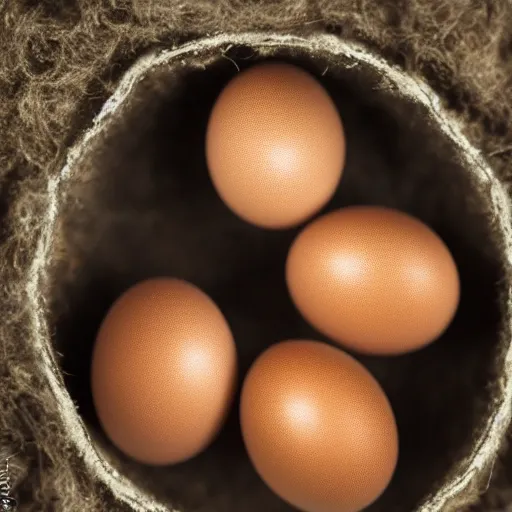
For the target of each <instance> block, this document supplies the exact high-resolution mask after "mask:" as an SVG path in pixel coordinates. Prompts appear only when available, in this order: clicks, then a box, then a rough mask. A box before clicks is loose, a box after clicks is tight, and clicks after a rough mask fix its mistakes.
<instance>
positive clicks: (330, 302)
mask: <svg viewBox="0 0 512 512" xmlns="http://www.w3.org/2000/svg"><path fill="white" fill-rule="evenodd" d="M286 281H287V285H288V289H289V292H290V296H291V298H292V300H293V302H294V303H295V305H296V307H297V309H298V310H299V311H300V313H301V314H302V316H303V317H304V318H305V319H306V320H307V321H308V322H309V323H310V324H311V325H312V326H314V327H315V328H316V329H318V330H319V331H320V332H322V333H323V334H324V335H326V336H328V337H330V338H331V339H332V340H334V341H336V342H338V343H339V344H341V345H342V346H344V347H347V348H350V349H352V350H354V351H358V352H361V353H367V354H375V355H394V354H404V353H406V352H412V351H415V350H418V349H420V348H423V347H425V346H426V345H428V344H429V343H431V342H433V341H434V340H436V339H438V338H439V337H440V336H441V335H442V334H443V332H444V331H445V330H446V329H447V328H448V326H449V325H450V323H451V322H452V320H453V318H454V316H455V313H456V311H457V308H458V304H459V298H460V282H459V281H460V280H459V273H458V269H457V266H456V263H455V260H454V258H453V256H452V254H451V253H450V251H449V249H448V247H447V246H446V244H445V243H444V241H443V240H442V239H441V238H440V237H439V236H438V235H437V234H436V233H435V232H434V231H433V230H432V229H430V228H429V227H428V226H427V225H426V224H424V223H423V222H421V221H420V220H418V219H416V218H414V217H412V216H410V215H408V214H406V213H404V212H400V211H398V210H393V209H389V208H384V207H377V206H352V207H348V208H342V209H339V210H335V211H332V212H330V213H327V214H325V215H323V216H321V217H319V218H317V219H316V220H314V221H313V222H311V223H310V224H309V225H307V226H306V227H305V228H304V229H303V230H302V231H301V232H300V233H299V235H298V236H297V237H296V239H295V241H294V242H293V243H292V246H291V248H290V250H289V253H288V257H287V261H286Z"/></svg>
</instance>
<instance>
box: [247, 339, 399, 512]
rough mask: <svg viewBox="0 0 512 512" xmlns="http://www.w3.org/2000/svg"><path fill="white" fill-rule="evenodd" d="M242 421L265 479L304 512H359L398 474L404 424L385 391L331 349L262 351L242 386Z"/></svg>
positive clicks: (308, 346) (294, 346)
mask: <svg viewBox="0 0 512 512" xmlns="http://www.w3.org/2000/svg"><path fill="white" fill-rule="evenodd" d="M240 422H241V428H242V434H243V439H244V442H245V446H246V448H247V452H248V454H249V457H250V459H251V461H252V463H253V464H254V467H255V469H256V471H257V473H258V474H259V476H260V477H261V478H262V480H263V481H264V482H265V483H266V484H267V485H268V486H269V487H270V489H272V490H273V491H274V492H275V493H276V494H277V495H278V496H280V497H281V498H282V499H283V500H284V501H286V502H288V503H289V504H291V505H293V506H295V507H297V508H298V509H299V510H302V511H304V512H359V511H360V510H362V509H364V508H365V507H367V506H369V505H370V504H371V503H373V502H374V501H375V500H377V499H378V498H379V497H380V496H381V495H382V493H383V492H384V490H385V489H386V488H387V487H388V485H389V483H390V481H391V479H392V476H393V474H394V471H395V468H396V464H397V460H398V449H399V444H398V432H397V425H396V421H395V417H394V414H393V410H392V408H391V405H390V403H389V401H388V399H387V397H386V395H385V393H384V391H383V390H382V388H381V386H380V385H379V383H378V382H377V381H376V380H375V378H374V377H373V376H372V375H371V374H370V373H369V372H368V370H366V369H365V368H364V366H362V365H361V364H360V363H359V362H358V361H356V360H355V359H354V358H353V357H351V356H350V355H348V354H346V353H345V352H343V351H342V350H340V349H338V348H335V347H332V346H330V345H328V344H326V343H321V342H317V341H311V340H289V341H283V342H280V343H277V344H275V345H273V346H271V347H270V348H269V349H267V350H266V351H265V352H263V354H261V355H260V356H259V357H258V358H257V359H256V361H255V362H254V364H253V366H252V367H251V368H250V370H249V373H248V374H247V377H246V379H245V381H244V384H243V388H242V395H241V401H240Z"/></svg>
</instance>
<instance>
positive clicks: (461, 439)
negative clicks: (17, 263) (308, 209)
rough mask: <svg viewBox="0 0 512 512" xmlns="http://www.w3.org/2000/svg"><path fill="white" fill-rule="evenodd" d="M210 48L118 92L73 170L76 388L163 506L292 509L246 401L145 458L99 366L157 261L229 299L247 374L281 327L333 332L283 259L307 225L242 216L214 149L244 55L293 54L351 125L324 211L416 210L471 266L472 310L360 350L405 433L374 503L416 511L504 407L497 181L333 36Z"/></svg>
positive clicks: (64, 265)
mask: <svg viewBox="0 0 512 512" xmlns="http://www.w3.org/2000/svg"><path fill="white" fill-rule="evenodd" d="M211 46H212V47H211V48H203V50H202V51H200V52H198V51H197V50H196V51H192V50H191V51H189V52H188V53H187V54H186V55H181V56H180V55H175V56H174V57H173V59H170V60H165V59H161V61H162V62H161V64H159V65H156V66H154V67H151V69H149V67H148V70H147V71H146V72H145V73H144V78H143V79H141V80H138V81H134V82H133V84H132V85H133V86H132V87H131V88H130V91H129V94H128V95H127V96H126V99H124V100H123V101H122V102H119V103H118V104H117V106H115V105H114V104H113V103H112V104H111V105H110V106H109V108H108V111H109V114H108V116H106V117H105V119H107V118H108V122H107V121H105V122H104V125H103V127H102V129H100V124H97V125H96V126H95V130H96V135H95V136H94V137H93V138H91V139H90V141H89V142H88V143H87V145H84V148H85V150H84V151H82V153H81V156H80V158H78V159H75V160H74V161H73V164H72V165H71V167H70V169H69V174H68V177H67V179H66V181H65V182H63V183H64V184H65V186H64V190H65V192H66V193H65V195H63V196H62V199H61V204H60V212H59V216H58V223H57V226H56V227H57V228H58V231H56V234H57V242H58V243H55V244H54V249H53V252H52V267H51V278H52V291H51V318H50V326H51V330H52V332H53V333H54V336H53V341H54V350H55V351H56V352H57V353H60V354H62V357H61V359H60V366H61V370H62V374H63V376H64V382H65V386H66V388H67V390H68V392H69V394H70V396H71V398H72V399H73V401H75V402H76V404H77V405H78V414H79V415H80V417H81V419H82V420H83V422H84V423H85V425H86V428H87V430H88V432H89V434H90V436H91V439H92V440H93V443H94V445H95V446H96V447H97V449H98V450H99V451H100V453H101V454H102V455H101V456H102V457H104V458H105V460H108V463H109V464H112V465H113V466H115V467H116V468H117V469H118V471H119V473H120V474H122V475H124V476H126V477H127V478H128V479H129V481H130V482H131V484H132V485H133V487H134V489H138V490H142V492H143V493H146V494H147V495H149V496H150V495H153V496H154V497H155V498H156V500H157V501H158V502H159V503H163V504H166V505H168V506H169V508H171V507H175V508H178V509H180V510H183V511H186V512H198V511H204V510H209V511H213V510H215V511H218V512H220V511H222V512H224V511H225V512H234V511H238V510H244V511H247V512H252V511H258V512H260V511H262V510H265V511H266V512H277V511H280V512H284V511H287V510H293V509H292V508H291V507H288V506H287V505H286V504H284V502H282V501H281V500H280V499H279V498H278V497H277V496H275V495H274V494H273V493H272V492H271V491H270V490H268V489H267V488H266V487H265V485H264V484H263V483H262V481H261V480H260V479H259V477H258V476H257V475H256V473H255V471H254V470H253V469H252V467H251V464H250V462H249V460H248V457H247V455H246V453H245V450H244V447H243V444H242V440H241V435H240V428H239V423H238V410H237V407H235V408H234V409H233V412H232V414H231V415H230V417H229V419H228V422H227V425H226V426H225V428H224V429H223V431H222V432H221V434H220V436H219V437H218V439H217V440H216V441H215V442H214V443H213V445H212V446H210V447H209V448H208V449H207V450H206V451H205V452H204V453H202V454H201V455H200V456H198V457H196V458H194V459H193V460H190V461H189V462H186V463H183V464H180V465H177V466H170V467H163V468H162V467H159V468H152V467H147V466H144V465H141V464H138V463H135V462H133V461H130V460H128V459H127V458H126V457H124V456H123V455H122V454H121V453H119V452H118V451H117V450H116V449H115V448H114V447H113V446H112V445H111V444H110V443H109V441H108V439H106V437H105V436H104V434H103V433H102V431H101V428H100V426H99V423H98V420H97V418H96V416H95V412H94V408H93V406H92V399H91V391H90V376H89V373H90V360H91V353H92V347H93V344H94V340H95V335H96V332H97V329H98V327H99V325H100V322H101V321H102V318H103V316H104V315H105V313H106V311H107V309H108V308H109V306H110V305H111V303H112V302H113V301H114V299H115V298H116V297H117V296H118V295H119V294H121V293H122V292H123V291H124V290H126V289H127V288H128V287H129V286H131V285H133V284H135V283H136V282H138V281H140V280H142V279H145V278H149V277H155V276H163V275H166V276H175V277H179V278H182V279H186V280H188V281H191V282H192V283H194V284H196V285H197V286H199V287H200V288H202V289H203V290H204V291H205V292H206V293H208V294H209V295H210V296H211V297H212V298H213V299H214V300H215V301H216V302H217V303H218V304H219V306H220V307H221V309H222V310H223V312H224V314H225V316H226V318H227V320H228V321H229V323H230V325H231V327H232V330H233V333H234V336H235V339H236V343H237V348H238V353H239V363H240V378H243V376H244V374H245V372H246V370H247V369H248V367H249V365H250V364H251V362H252V361H253V360H254V358H255V357H256V356H257V355H258V354H259V353H260V352H261V351H262V350H264V349H265V348H266V347H268V346H269V345H270V344H272V343H274V342H276V341H279V340H281V339H286V338H304V337H307V338H312V339H318V340H324V341H328V340H326V339H325V338H324V337H323V336H322V335H320V334H319V333H317V332H316V331H314V330H313V329H312V328H310V327H309V326H308V325H307V324H306V323H305V322H304V321H303V320H302V319H301V317H300V315H299V314H298V313H297V311H296V310H295V309H294V307H293V305H292V303H291V301H290V298H289V296H288V292H287V290H286V287H285V282H284V261H285V258H286V254H287V251H288V248H289V246H290V243H291V241H292V240H293V238H294V236H295V235H296V233H297V231H298V230H297V229H291V230H284V231H267V230H264V229H259V228H256V227H254V226H251V225H248V224H246V223H245V222H243V221H242V220H240V219H238V218H237V217H236V216H235V215H234V214H232V213H231V212H230V211H229V210H228V209H227V207H226V206H225V205H224V204H223V203H222V202H221V200H220V199H219V197H218V196H217V194H216V193H215V191H214V189H213V187H212V185H211V182H210V180H209V177H208V173H207V168H206V162H205V152H204V149H205V148H204V138H205V130H206V123H207V120H208V116H209V113H210V110H211V108H212V105H213V103H214V101H215V99H216V97H217V95H218V94H219V92H220V91H221V89H222V87H223V86H224V85H225V84H226V83H227V82H228V81H229V80H230V79H231V78H232V77H233V76H234V75H235V74H236V73H237V72H238V69H244V68H246V67H247V66H251V65H253V64H255V63H257V62H260V61H261V60H263V59H267V60H268V59H278V60H281V61H287V62H291V63H294V64H296V65H299V66H301V67H303V68H305V69H307V70H309V71H310V72H311V73H313V74H314V75H315V76H316V77H317V78H318V80H319V81H320V82H321V83H322V84H323V85H324V86H325V87H326V89H327V90H328V91H329V93H330V94H331V96H332V98H333V99H334V101H335V103H336V105H337V106H338V108H339V112H340V114H341V116H342V119H343V122H344V126H345V130H346V137H347V163H346V168H345V172H344V177H343V179H342V182H341V184H340V186H339V189H338V191H337V193H336V195H335V197H334V198H333V199H332V201H331V202H330V203H329V204H328V205H327V206H326V208H324V210H323V211H322V213H323V212H325V211H329V210H332V209H334V208H338V207H342V206H347V205H356V204H372V205H383V206H389V207H393V208H397V209H400V210H403V211H405V212H408V213H410V214H412V215H414V216H416V217H418V218H419V219H421V220H423V221H424V222H425V223H427V224H428V225H430V226H431V227H432V228H433V229H434V230H435V231H437V232H438V233H439V235H440V236H441V237H442V238H443V239H444V241H445V242H446V244H447V245H448V247H449V248H450V250H451V251H452V254H453V255H454V258H455V260H456V262H457V264H458V268H459V271H460V277H461V303H460V307H459V310H458V313H457V315H456V317H455V319H454V321H453V323H452V325H451V326H450V327H449V329H448V330H447V331H446V332H445V334H444V335H443V336H442V338H441V339H439V340H438V341H436V342H435V343H433V344H432V345H431V346H429V347H427V348H425V349H423V350H421V351H418V352H416V353H412V354H409V355H404V356H400V357H360V356H357V358H358V359H359V360H361V361H362V362H363V363H364V364H365V365H366V366H367V367H368V368H369V369H370V371H371V372H372V373H373V374H374V375H375V376H376V377H377V379H378V380H379V382H380V383H381V384H382V386H383V388H384V390H385V391H386V393H387V394H388V396H389V398H390V401H391V403H392V405H393V408H394V411H395V414H396V418H397V422H398V427H399V432H400V459H399V464H398V467H397V471H396V474H395V477H394V479H393V481H392V483H391V485H390V486H389V488H388V489H387V490H386V492H385V493H384V494H383V495H382V497H381V498H380V499H379V500H378V501H377V502H376V503H375V504H374V505H372V506H371V507H370V508H369V509H368V510H370V511H372V512H384V511H389V510H393V511H395V512H402V511H403V512H410V511H411V510H414V509H415V508H417V507H418V506H419V504H420V503H422V502H423V501H424V500H425V499H426V497H427V496H428V495H429V494H431V493H434V494H435V492H436V491H437V490H438V489H439V488H440V487H441V486H442V485H443V484H444V483H445V482H446V480H447V479H448V478H450V477H451V476H453V473H454V471H459V472H460V471H461V467H462V468H464V466H461V467H458V466H457V464H458V463H461V464H463V465H464V464H466V465H467V463H466V462H464V461H468V460H469V459H468V457H469V456H470V454H471V452H472V450H473V449H474V443H475V441H474V440H475V439H476V436H477V435H478V434H479V433H480V432H481V430H482V429H483V428H484V427H485V426H486V425H487V422H488V418H489V415H490V413H491V408H492V407H494V405H493V398H494V397H495V396H496V394H497V388H496V384H495V382H497V375H498V373H499V372H500V371H501V369H500V368H501V367H500V364H499V363H498V362H497V361H498V360H499V357H498V356H500V354H501V353H502V346H503V342H502V341H503V336H502V332H501V331H502V330H503V325H504V311H505V309H504V307H503V305H502V301H500V299H501V297H502V296H503V294H504V292H505V270H504V265H503V257H502V255H501V252H500V251H501V249H500V233H499V228H498V227H497V226H496V224H493V223H492V221H491V220H490V219H492V205H491V201H490V196H489V195H488V191H486V190H484V188H483V187H482V184H481V183H479V182H478V180H477V179H476V178H475V174H474V173H473V172H472V171H471V170H469V169H468V163H467V162H466V161H464V160H463V159H461V156H460V149H457V147H456V145H455V144H454V143H453V141H452V140H451V139H450V138H449V137H448V136H447V134H446V131H445V130H444V128H443V127H441V126H440V125H439V124H438V123H437V121H436V120H435V119H434V118H433V117H432V116H431V115H428V111H427V109H426V107H425V106H424V105H422V104H421V102H414V101H411V99H410V98H408V97H407V96H406V95H404V94H402V92H401V91H400V90H398V89H397V87H396V85H393V83H392V82H388V81H386V77H385V76H383V75H382V74H380V73H379V72H377V71H376V70H375V69H374V68H372V66H369V65H365V64H364V62H359V63H357V65H349V64H350V63H349V62H347V59H346V58H342V57H340V56H334V55H333V54H332V53H331V52H330V51H329V48H328V45H327V47H326V48H321V47H320V46H315V45H311V48H309V49H308V48H304V47H301V46H300V45H296V46H294V45H293V44H291V43H290V44H289V45H288V48H286V46H287V45H285V44H281V45H275V46H272V47H270V46H268V47H265V45H261V46H259V45H258V44H254V45H252V47H249V46H247V45H242V44H235V45H233V46H232V47H231V48H229V50H228V51H227V52H226V51H220V49H219V47H215V45H213V44H212V45H211ZM224 48H225V46H224ZM153 58H154V59H158V58H160V57H158V56H155V57H153ZM155 62H156V60H155ZM114 107H115V108H114ZM486 194H487V195H486ZM148 378H151V377H150V375H148ZM468 463H469V462H468Z"/></svg>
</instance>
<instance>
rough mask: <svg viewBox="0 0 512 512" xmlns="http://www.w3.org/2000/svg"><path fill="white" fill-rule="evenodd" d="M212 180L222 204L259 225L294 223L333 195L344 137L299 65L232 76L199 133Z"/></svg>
mask: <svg viewBox="0 0 512 512" xmlns="http://www.w3.org/2000/svg"><path fill="white" fill-rule="evenodd" d="M206 157H207V162H208V168H209V172H210V176H211V179H212V181H213V185H214V186H215V188H216V190H217V192H218V194H219V195H220V197H221V198H222V200H223V201H224V202H225V203H226V205H227V206H228V207H229V208H231V210H232V211H233V212H235V213H236V214H238V215H239V216H240V217H241V218H243V219H245V220H246V221H248V222H251V223H253V224H256V225H257V226H260V227H265V228H273V229H279V228H287V227H290V226H294V225H297V224H300V223H301V222H302V221H304V220H306V219H307V218H308V217H310V216H312V215H313V214H314V213H316V212H317V211H318V210H320V209H321V208H322V207H323V206H324V205H325V204H326V203H327V201H328V200H329V199H330V198H331V197H332V196H333V194H334V192H335V190H336V187H337V186H338V183H339V181H340V179H341V174H342V170H343V165H344V163H345V137H344V133H343V127H342V123H341V120H340V117H339V114H338V111H337V110H336V106H335V104H334V103H333V101H332V99H331V98H330V96H329V95H328V93H327V92H326V90H325V89H324V88H323V87H322V85H321V84H320V83H319V82H318V81H317V80H316V79H315V78H313V76H312V75H310V74H309V73H307V72H306V71H303V70H302V69H301V68H298V67H295V66H292V65H290V64H283V63H275V62H273V63H266V64H260V65H257V66H254V67H252V68H249V69H248V70H246V71H243V72H241V73H240V74H238V75H237V76H236V77H235V78H234V79H233V80H231V82H229V83H228V85H227V86H226V87H225V89H224V90H223V91H222V93H221V94H220V96H219V98H218V99H217V102H216V103H215V105H214V107H213V110H212V113H211V116H210V120H209V124H208V129H207V134H206Z"/></svg>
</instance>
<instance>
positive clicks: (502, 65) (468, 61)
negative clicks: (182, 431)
mask: <svg viewBox="0 0 512 512" xmlns="http://www.w3.org/2000/svg"><path fill="white" fill-rule="evenodd" d="M511 27H512V6H511V5H510V3H509V2H506V1H502V2H482V3H478V4H477V3H472V2H467V1H454V2H444V1H429V0H417V1H415V2H398V1H389V2H386V1H375V2H370V1H363V0H362V1H358V2H356V1H344V0H318V1H306V0H301V1H295V0H287V1H283V2H278V1H270V0H269V1H247V2H245V1H244V2H243V1H236V0H223V1H221V2H212V1H199V2H198V1H194V0H189V1H188V2H187V1H171V0H161V1H159V2H152V1H147V2H145V1H142V0H133V1H131V2H121V1H116V0H111V1H108V2H107V1H100V0H90V1H86V0H83V1H76V2H73V1H64V0H63V1H61V2H29V1H21V0H20V1H10V0H4V1H3V2H2V1H1V0H0V99H1V102H0V136H1V141H2V143H1V146H0V191H1V196H2V203H1V207H2V209H3V211H2V213H3V214H4V215H3V218H4V220H3V223H2V233H1V235H0V237H1V238H0V241H1V244H2V245H1V247H0V251H1V255H0V272H1V278H2V281H1V282H2V287H1V292H0V293H1V295H0V297H1V304H0V307H1V311H2V323H1V325H0V333H1V336H0V340H1V343H2V349H3V350H2V354H3V364H2V366H1V369H2V370H1V372H0V386H1V389H2V394H1V402H0V404H1V411H2V413H1V415H0V429H1V430H0V434H2V436H3V438H2V439H3V440H2V445H1V448H2V453H3V454H14V456H13V457H12V459H11V472H12V475H11V479H12V480H13V482H14V489H13V491H14V492H16V493H17V496H18V498H19V501H20V510H22V511H39V510H58V511H75V510H109V511H115V510H119V511H129V510H137V511H155V512H157V511H162V512H164V511H166V512H167V511H172V512H178V511H180V512H181V510H182V509H181V508H179V506H176V507H170V506H169V505H166V504H164V503H161V502H160V501H159V500H157V499H156V498H153V497H152V496H151V494H149V493H145V492H144V491H142V490H141V489H140V488H138V486H137V485H135V484H134V483H133V482H132V481H131V480H130V479H129V478H128V477H127V476H123V475H122V474H121V473H120V472H119V471H117V470H116V469H114V465H112V464H110V463H109V462H108V460H107V457H108V455H105V456H103V455H102V452H101V450H100V449H98V448H97V447H96V445H95V443H94V442H93V441H92V437H91V436H90V435H89V433H88V430H87V428H86V426H85V425H84V423H83V421H82V419H81V416H80V411H78V410H77V408H76V404H75V403H74V402H73V400H72V398H71V396H70V395H69V393H68V392H67V388H66V385H65V382H64V379H63V375H62V372H61V369H60V366H59V357H60V354H58V353H57V352H56V350H55V348H54V345H53V342H52V336H53V332H52V328H51V325H50V324H49V322H48V315H49V310H50V304H51V302H52V298H51V297H50V296H49V290H51V289H52V288H51V286H50V284H51V281H52V279H53V275H51V272H53V270H54V266H53V265H54V263H53V260H54V259H55V260H58V259H59V258H60V257H62V256H61V254H60V251H61V250H63V249H62V245H61V241H60V240H59V236H60V231H59V229H60V228H59V216H60V215H62V209H63V205H64V204H65V202H66V200H67V193H68V191H69V186H70V184H71V183H76V180H78V181H80V179H82V178H80V177H79V176H77V175H76V173H78V172H79V171H80V166H81V164H82V161H83V160H84V159H86V158H87V155H88V154H89V153H90V152H93V151H94V150H95V147H96V145H97V144H99V141H101V139H102V137H103V132H104V131H108V130H109V129H111V127H112V126H114V125H115V124H116V123H118V122H119V120H120V119H122V116H123V115H124V112H125V110H124V109H125V108H126V104H127V102H129V98H130V95H131V94H132V92H133V90H134V89H136V88H137V87H139V86H140V84H142V83H143V82H144V80H145V77H146V76H147V75H148V74H149V73H150V72H151V70H153V69H157V68H166V67H168V68H169V69H172V68H173V67H177V66H180V65H186V66H191V67H194V66H195V67H204V69H206V68H207V66H208V64H209V62H210V61H215V60H217V59H220V58H227V57H226V52H227V51H228V50H229V48H230V47H231V46H234V45H235V46H236V45H244V46H247V47H251V48H252V49H253V50H254V51H255V52H256V53H258V54H259V55H261V56H272V55H273V54H274V52H275V51H277V50H278V49H282V48H286V49H289V50H291V51H292V52H293V51H295V50H300V51H301V52H311V54H312V55H315V54H321V55H323V56H324V58H325V59H326V60H327V61H329V59H332V61H333V62H334V61H335V62H336V63H337V65H339V66H341V67H347V68H349V67H353V68H358V67H365V68H368V69H371V70H372V72H373V73H375V74H376V75H377V76H379V77H380V78H381V81H380V84H379V87H380V88H382V90H389V91H392V94H394V95H396V96H399V97H401V98H403V99H404V100H406V101H410V102H413V103H417V104H418V105H420V106H421V107H422V109H423V110H424V112H426V113H427V115H428V116H429V117H430V122H431V123H432V124H434V125H435V126H437V127H438V128H439V130H440V132H441V133H442V134H443V136H444V137H445V138H446V140H448V141H449V142H450V144H452V145H453V147H454V150H455V152H456V153H457V155H458V158H459V159H460V162H461V165H463V166H464V167H465V168H466V169H467V172H468V173H470V174H471V175H472V179H473V181H474V183H475V184H476V187H477V188H478V189H479V191H480V194H481V196H482V200H483V201H486V202H487V205H488V208H489V211H490V223H491V224H492V225H493V227H494V229H495V231H496V233H499V234H500V236H501V238H500V242H499V243H500V249H501V251H502V256H503V258H504V261H505V264H506V267H507V277H510V269H509V266H510V265H511V264H512V229H511V222H510V220H511V219H510V200H509V196H508V191H509V189H510V182H511V180H512V172H511V169H512V167H511V161H512V128H511V123H510V112H511V108H512V58H511V57H512V28H511ZM234 65H236V62H235V63H234ZM83 179H85V178H83ZM73 180H75V181H73ZM502 288H503V290H504V292H503V296H502V297H501V299H502V300H503V304H504V308H505V310H506V314H505V317H506V321H507V322H508V324H507V325H504V326H503V339H502V353H501V356H500V358H499V360H498V361H497V369H496V371H497V373H498V377H497V390H496V393H495V404H494V406H493V407H492V409H491V410H490V412H489V415H488V417H486V418H485V421H484V423H485V427H484V428H482V429H481V431H480V432H478V433H477V435H475V436H474V438H473V439H472V441H471V443H472V446H471V450H470V455H469V456H468V457H466V458H464V459H460V460H457V461H454V466H453V467H452V468H450V470H449V471H448V468H447V474H446V476H445V478H444V480H443V481H442V482H439V484H438V485H437V487H436V488H435V489H433V490H432V493H431V494H430V495H429V496H427V497H425V499H424V500H423V502H422V503H421V504H419V505H418V507H417V509H416V510H415V511H414V512H434V511H435V512H437V511H439V512H441V511H454V512H455V511H461V510H465V509H467V507H469V506H474V507H475V508H474V509H471V510H479V511H480V510H481V511H502V510H503V511H505V510H509V509H512V491H511V489H512V463H511V462H508V465H507V460H508V459H509V458H510V457H512V456H510V455H507V451H506V448H507V441H506V434H507V429H508V427H509V424H510V418H511V407H512V347H511V345H510V339H509V338H510V332H511V331H512V329H511V326H510V321H511V318H512V315H511V308H512V290H511V288H510V286H509V284H508V283H507V284H506V285H504V286H503V287H502ZM487 487H489V489H488V492H487V493H486V494H485V495H484V496H483V497H480V496H479V494H480V493H481V491H482V490H483V489H485V488H487ZM225 509H226V508H220V505H219V508H218V510H225ZM197 510H205V511H206V510H217V508H215V505H212V508H211V509H208V508H204V509H201V508H198V509H197ZM234 510H235V509H233V512H234ZM183 512H187V511H186V510H183ZM411 512H413V511H411Z"/></svg>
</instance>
